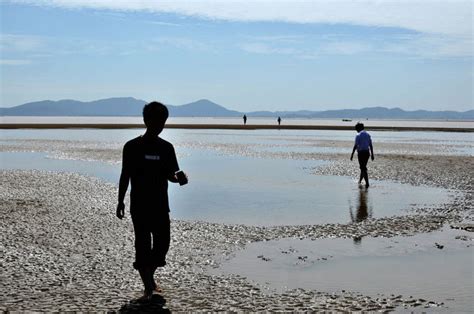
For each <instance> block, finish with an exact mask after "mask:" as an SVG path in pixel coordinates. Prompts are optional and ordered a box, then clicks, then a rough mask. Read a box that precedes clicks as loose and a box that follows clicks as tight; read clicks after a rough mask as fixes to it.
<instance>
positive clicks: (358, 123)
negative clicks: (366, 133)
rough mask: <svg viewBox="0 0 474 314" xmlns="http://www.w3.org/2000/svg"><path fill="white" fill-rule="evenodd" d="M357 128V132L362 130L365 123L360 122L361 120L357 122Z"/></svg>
mask: <svg viewBox="0 0 474 314" xmlns="http://www.w3.org/2000/svg"><path fill="white" fill-rule="evenodd" d="M355 129H356V131H357V132H360V131H362V130H363V129H364V124H363V123H360V122H357V124H356V125H355Z"/></svg>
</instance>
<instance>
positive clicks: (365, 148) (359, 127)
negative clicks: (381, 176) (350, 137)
mask: <svg viewBox="0 0 474 314" xmlns="http://www.w3.org/2000/svg"><path fill="white" fill-rule="evenodd" d="M355 129H356V131H357V135H356V137H355V144H354V148H353V149H352V154H351V160H352V158H353V157H354V152H355V151H356V150H357V158H358V159H359V166H360V177H359V184H362V179H364V180H365V187H367V188H368V187H369V174H368V173H367V162H368V161H369V157H372V161H373V160H374V148H373V146H372V139H371V138H370V134H369V133H367V132H366V131H365V130H364V124H363V123H360V122H358V123H357V124H356V125H355Z"/></svg>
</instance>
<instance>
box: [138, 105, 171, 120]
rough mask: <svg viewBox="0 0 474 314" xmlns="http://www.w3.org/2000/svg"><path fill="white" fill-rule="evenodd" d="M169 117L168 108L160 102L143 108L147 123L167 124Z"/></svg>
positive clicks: (144, 118)
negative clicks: (160, 122) (152, 121)
mask: <svg viewBox="0 0 474 314" xmlns="http://www.w3.org/2000/svg"><path fill="white" fill-rule="evenodd" d="M168 116H169V112H168V108H166V106H165V105H163V104H162V103H160V102H157V101H152V102H151V103H149V104H146V105H145V106H144V107H143V120H145V121H150V120H159V121H162V122H166V119H168Z"/></svg>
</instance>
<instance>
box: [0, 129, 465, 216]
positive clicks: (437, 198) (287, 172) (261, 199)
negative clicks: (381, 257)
mask: <svg viewBox="0 0 474 314" xmlns="http://www.w3.org/2000/svg"><path fill="white" fill-rule="evenodd" d="M142 132H143V130H139V129H132V130H130V129H128V130H97V129H83V130H7V131H3V132H2V138H1V139H0V144H1V145H2V146H5V147H6V146H8V147H9V149H8V151H2V152H1V153H0V163H1V168H2V169H39V170H48V171H70V172H77V173H81V174H84V175H89V176H95V177H99V178H101V179H103V180H105V181H107V182H110V183H113V184H117V182H118V179H119V175H120V167H121V166H120V155H121V147H122V146H123V144H124V143H125V142H126V141H127V140H129V139H131V138H134V137H136V136H138V135H140V134H141V133H142ZM354 133H355V132H349V131H301V130H300V131H296V130H295V131H293V130H286V131H278V130H254V131H246V130H180V129H172V130H166V129H165V130H164V132H163V133H162V135H161V136H162V137H163V138H165V139H167V140H169V141H170V142H172V143H174V144H175V148H176V152H177V154H178V159H179V163H180V167H181V169H183V170H184V171H185V172H186V173H187V174H188V176H189V181H190V182H189V184H188V185H186V186H182V187H180V186H178V185H174V184H171V185H170V189H169V193H170V202H171V210H172V213H171V214H172V217H173V218H176V219H185V220H202V221H209V222H217V223H227V224H246V225H300V224H322V223H347V222H351V221H354V219H360V217H361V216H363V217H364V219H368V218H379V217H386V216H392V215H406V214H409V213H410V212H411V209H413V208H416V207H419V206H437V205H439V204H441V203H449V202H451V201H452V200H453V192H452V191H448V190H445V189H440V188H433V187H427V186H412V185H409V184H400V183H396V182H391V181H377V180H373V181H372V182H371V183H372V184H371V188H370V189H369V190H368V191H365V189H363V190H364V191H362V190H361V189H360V188H359V186H358V185H357V183H356V179H357V178H353V177H348V176H347V177H336V176H317V175H314V174H313V172H314V169H315V168H317V167H322V166H324V165H325V164H326V163H327V162H328V161H323V160H318V159H310V160H303V159H298V158H284V157H281V156H280V155H278V154H277V155H275V154H276V153H288V152H291V151H298V152H302V153H313V152H320V153H329V154H330V153H332V152H342V151H343V150H344V149H345V150H346V153H347V155H348V156H349V154H350V152H351V149H352V141H353V137H354ZM372 136H373V138H374V142H375V145H376V148H377V143H393V142H396V143H420V144H423V145H428V147H431V146H432V147H433V148H434V147H437V146H439V145H448V146H450V148H451V149H450V150H449V151H450V153H451V154H459V155H470V154H472V147H473V140H472V138H471V137H470V136H466V134H464V133H443V132H403V133H401V132H373V133H372ZM315 139H316V140H324V141H329V142H331V141H333V142H334V146H335V147H334V148H332V147H331V146H330V145H329V147H328V146H327V145H326V146H325V147H319V146H318V145H317V144H314V145H313V144H311V142H310V145H308V142H307V141H308V140H309V141H312V140H315ZM25 140H26V141H33V142H35V143H36V144H39V146H41V143H43V142H42V141H51V140H53V142H44V143H48V144H45V145H51V147H46V148H44V149H43V150H41V149H36V150H35V151H33V152H31V151H30V152H25V151H24V148H25V147H28V145H27V146H25V145H26V144H25V142H24V141H25ZM54 141H61V142H65V143H84V145H85V147H93V148H94V147H95V148H97V147H103V146H109V147H112V148H113V149H115V150H116V160H115V162H114V161H112V162H102V161H86V160H81V159H83V155H82V157H81V158H80V159H77V158H75V157H74V154H73V155H72V157H71V156H69V157H68V158H70V159H58V156H59V157H61V154H60V152H59V154H58V152H57V150H61V148H60V147H59V148H55V147H54V145H55V144H54ZM15 143H17V144H18V146H17V149H16V151H15V149H14V146H15V145H16V144H15ZM51 143H52V144H51ZM341 143H344V145H346V144H347V145H348V146H347V147H345V146H344V145H341ZM12 147H13V148H12ZM22 147H23V148H22ZM344 147H345V148H344ZM376 152H377V151H376ZM71 158H72V159H71ZM353 162H356V161H353ZM348 163H349V160H348ZM400 195H403V197H400ZM361 208H364V212H363V213H362V214H361V213H360V210H361ZM357 217H359V218H357Z"/></svg>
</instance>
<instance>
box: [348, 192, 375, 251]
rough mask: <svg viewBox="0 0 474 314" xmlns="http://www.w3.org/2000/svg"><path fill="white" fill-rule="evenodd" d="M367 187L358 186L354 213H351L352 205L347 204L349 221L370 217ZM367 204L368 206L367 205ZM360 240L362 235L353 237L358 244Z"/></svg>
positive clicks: (370, 210)
mask: <svg viewBox="0 0 474 314" xmlns="http://www.w3.org/2000/svg"><path fill="white" fill-rule="evenodd" d="M368 197H369V189H368V188H365V187H363V186H362V185H360V186H359V196H358V198H357V210H356V212H355V214H354V213H353V208H352V205H351V206H349V213H350V215H351V221H352V222H353V223H358V222H361V221H364V220H366V219H367V218H371V217H372V212H373V211H372V205H371V204H370V203H369V202H368ZM367 204H369V205H370V206H368V205H367ZM361 242H362V237H361V236H357V237H354V244H360V243H361Z"/></svg>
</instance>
